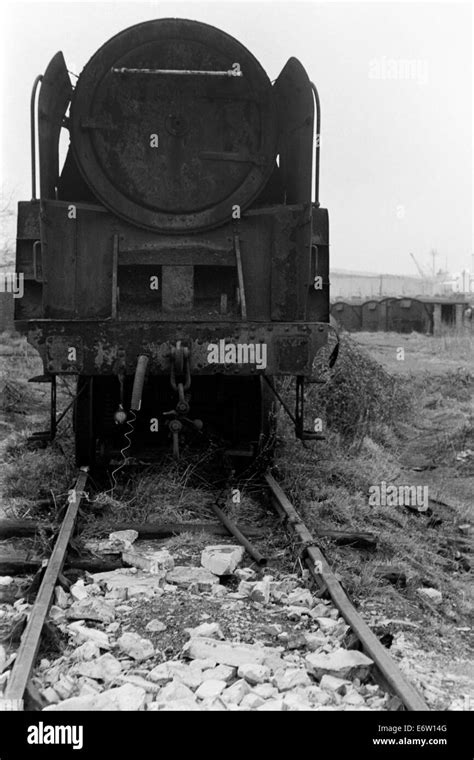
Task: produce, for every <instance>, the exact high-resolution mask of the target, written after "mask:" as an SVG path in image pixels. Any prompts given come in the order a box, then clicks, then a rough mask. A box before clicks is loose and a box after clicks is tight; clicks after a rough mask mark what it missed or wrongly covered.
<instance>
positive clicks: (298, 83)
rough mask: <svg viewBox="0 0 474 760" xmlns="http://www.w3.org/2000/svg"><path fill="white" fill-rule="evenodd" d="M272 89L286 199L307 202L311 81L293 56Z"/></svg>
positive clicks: (309, 168) (312, 113) (310, 128)
mask: <svg viewBox="0 0 474 760" xmlns="http://www.w3.org/2000/svg"><path fill="white" fill-rule="evenodd" d="M274 89H275V97H276V101H277V108H278V120H279V124H280V143H279V151H280V171H281V173H282V179H283V184H284V186H285V189H286V202H287V203H311V190H312V187H311V182H312V168H313V166H312V163H313V162H312V151H313V130H314V102H313V93H312V89H311V82H310V81H309V78H308V75H307V73H306V71H305V69H304V68H303V66H302V65H301V63H300V62H299V61H298V59H297V58H290V60H289V61H288V62H287V64H286V65H285V67H284V68H283V70H282V72H281V73H280V75H279V77H278V79H277V80H276V82H275V85H274Z"/></svg>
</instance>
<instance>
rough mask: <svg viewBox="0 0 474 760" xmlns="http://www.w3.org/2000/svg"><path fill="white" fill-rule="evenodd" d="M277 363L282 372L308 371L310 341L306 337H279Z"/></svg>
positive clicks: (300, 372)
mask: <svg viewBox="0 0 474 760" xmlns="http://www.w3.org/2000/svg"><path fill="white" fill-rule="evenodd" d="M276 346H277V357H278V358H277V363H278V368H279V370H280V372H285V373H286V372H290V373H292V374H295V375H296V374H297V375H302V374H304V373H305V372H307V371H308V362H309V341H308V340H307V339H305V338H278V340H277V341H276Z"/></svg>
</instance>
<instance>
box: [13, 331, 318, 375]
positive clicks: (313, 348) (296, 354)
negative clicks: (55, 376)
mask: <svg viewBox="0 0 474 760" xmlns="http://www.w3.org/2000/svg"><path fill="white" fill-rule="evenodd" d="M17 328H21V329H22V331H24V332H26V333H27V335H28V341H29V342H30V343H31V344H32V345H33V346H34V347H35V348H36V349H37V350H38V352H39V353H40V355H41V356H42V358H43V361H44V362H45V365H47V366H46V369H47V371H48V372H57V373H62V372H74V371H76V372H77V371H80V372H82V373H84V374H90V375H93V374H98V375H99V374H113V373H115V372H116V368H117V363H118V362H119V361H121V362H123V366H124V370H125V372H126V373H128V374H132V373H133V372H134V370H135V366H136V360H137V355H139V354H147V355H148V356H149V357H150V364H149V370H148V371H149V373H150V374H156V375H160V374H161V375H162V374H169V372H170V350H171V345H172V344H175V343H176V342H177V341H178V340H180V341H181V343H182V345H184V346H187V347H188V348H189V350H190V361H191V372H192V374H193V375H212V374H215V373H224V374H230V375H234V374H235V375H252V374H256V373H259V372H263V371H265V372H266V373H268V374H301V375H306V376H310V374H311V365H312V362H313V359H314V356H315V355H316V353H317V351H318V350H319V348H321V346H323V345H325V343H326V341H327V332H328V325H327V324H326V323H319V324H318V323H317V324H311V325H309V324H305V323H302V322H300V323H288V324H284V323H283V324H273V323H265V324H262V323H256V324H252V325H242V324H236V323H225V322H224V323H220V324H216V323H208V324H203V323H194V324H193V323H181V324H177V323H163V324H161V323H157V324H150V323H146V322H145V323H135V322H133V323H112V322H91V321H89V322H86V321H82V322H80V321H71V322H60V321H56V320H55V321H49V320H38V321H36V322H29V323H27V324H25V323H17ZM221 341H222V342H221ZM228 344H230V345H233V346H234V347H235V348H234V349H233V350H229V353H228V354H227V355H226V354H225V347H226V346H227V345H228ZM258 344H264V345H265V346H266V354H265V356H264V355H263V354H262V349H257V345H258ZM210 346H213V347H215V348H210ZM71 347H73V348H76V349H77V351H76V355H77V361H76V362H70V361H69V360H68V350H69V349H70V348H71ZM216 351H217V353H216ZM232 353H233V354H234V358H235V361H231V359H232ZM213 357H215V358H216V361H214V360H213ZM252 358H253V361H252ZM209 359H211V361H210V360H209ZM227 359H230V360H229V361H227ZM263 359H264V360H265V361H263ZM239 360H240V361H239ZM292 360H294V362H295V364H293V365H292V364H291V362H292ZM263 364H265V366H263ZM69 365H71V366H69ZM79 366H80V369H79V370H78V367H79ZM71 367H72V368H71Z"/></svg>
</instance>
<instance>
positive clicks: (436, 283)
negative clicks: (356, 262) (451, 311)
mask: <svg viewBox="0 0 474 760" xmlns="http://www.w3.org/2000/svg"><path fill="white" fill-rule="evenodd" d="M329 282H330V293H331V300H332V301H347V300H352V299H361V300H364V301H365V300H367V299H369V298H377V299H380V298H386V297H388V296H391V297H394V298H397V297H398V298H400V297H403V296H411V297H413V298H415V297H417V296H434V295H440V296H443V295H449V294H450V293H452V288H451V287H450V285H449V283H447V282H444V281H443V279H440V278H437V277H415V276H410V275H398V274H375V273H372V272H355V271H350V270H344V269H332V270H331V272H330V275H329Z"/></svg>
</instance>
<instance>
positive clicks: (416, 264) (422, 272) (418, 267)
mask: <svg viewBox="0 0 474 760" xmlns="http://www.w3.org/2000/svg"><path fill="white" fill-rule="evenodd" d="M410 256H411V257H412V259H413V261H414V262H415V266H416V268H417V269H418V273H419V275H420V277H422V278H423V279H426V274H425V273H424V271H423V269H422V268H421V266H420V265H419V264H418V262H417V260H416V259H415V255H414V254H413V253H410Z"/></svg>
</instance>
